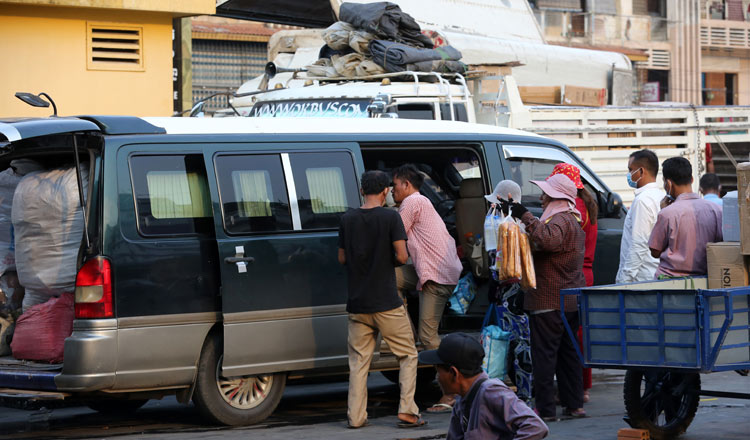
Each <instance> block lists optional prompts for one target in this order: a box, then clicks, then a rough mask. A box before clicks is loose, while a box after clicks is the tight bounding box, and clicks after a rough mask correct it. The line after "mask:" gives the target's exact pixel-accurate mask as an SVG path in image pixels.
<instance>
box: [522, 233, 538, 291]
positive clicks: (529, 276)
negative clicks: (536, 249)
mask: <svg viewBox="0 0 750 440" xmlns="http://www.w3.org/2000/svg"><path fill="white" fill-rule="evenodd" d="M521 263H522V266H523V280H522V281H523V282H522V284H523V286H524V287H527V288H530V289H536V271H535V270H534V261H533V260H532V259H531V244H530V243H529V236H528V235H526V234H521Z"/></svg>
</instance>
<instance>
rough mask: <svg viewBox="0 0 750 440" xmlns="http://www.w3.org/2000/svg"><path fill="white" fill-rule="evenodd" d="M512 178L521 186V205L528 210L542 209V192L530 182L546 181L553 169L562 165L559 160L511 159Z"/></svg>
mask: <svg viewBox="0 0 750 440" xmlns="http://www.w3.org/2000/svg"><path fill="white" fill-rule="evenodd" d="M508 161H509V163H510V178H511V180H513V181H514V182H516V183H517V184H519V185H520V186H521V203H523V205H524V206H526V207H527V208H530V207H535V208H541V207H542V201H541V200H540V197H541V196H542V190H541V189H539V187H538V186H536V185H534V184H533V183H531V182H529V180H544V179H546V178H547V177H549V175H550V174H552V169H553V168H554V167H555V165H557V164H558V163H560V161H559V160H551V159H536V158H535V159H531V158H511V159H509V160H508Z"/></svg>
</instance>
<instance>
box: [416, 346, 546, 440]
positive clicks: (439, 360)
mask: <svg viewBox="0 0 750 440" xmlns="http://www.w3.org/2000/svg"><path fill="white" fill-rule="evenodd" d="M483 359H484V349H483V348H482V345H481V344H480V343H479V342H478V341H477V340H476V339H474V338H472V337H471V336H469V335H467V334H465V333H452V334H450V335H448V336H446V337H445V338H443V340H442V341H441V342H440V347H438V349H437V350H427V351H423V352H421V353H420V354H419V362H420V363H423V364H431V365H435V366H436V368H437V372H438V373H437V380H438V383H439V384H440V388H442V390H443V394H457V395H458V397H457V398H456V403H455V405H453V413H452V414H451V421H450V426H449V428H448V436H447V437H446V439H447V440H463V439H465V440H478V439H482V440H484V439H500V440H538V439H543V438H545V437H546V436H547V434H548V433H549V429H548V428H547V425H545V424H544V422H543V421H542V419H540V418H539V416H537V415H536V414H535V413H534V411H533V410H532V409H531V408H529V407H528V406H527V405H526V403H524V402H523V401H522V400H521V399H519V398H518V397H517V396H516V394H515V393H514V392H513V391H512V390H511V389H510V388H508V387H507V386H506V385H505V384H504V383H503V382H502V381H500V380H498V379H490V378H489V377H488V376H487V374H486V373H484V372H483V371H482V360H483Z"/></svg>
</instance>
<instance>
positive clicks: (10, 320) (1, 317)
mask: <svg viewBox="0 0 750 440" xmlns="http://www.w3.org/2000/svg"><path fill="white" fill-rule="evenodd" d="M40 169H41V165H40V164H38V163H37V162H35V161H33V160H29V159H17V160H13V161H11V164H10V167H9V168H7V169H6V170H5V171H2V172H0V356H5V355H7V354H10V339H11V337H12V335H13V330H14V328H15V322H16V319H17V318H18V315H20V314H21V303H22V301H23V295H24V291H23V287H22V286H21V285H20V284H19V282H18V275H17V274H16V255H15V244H14V240H13V225H12V223H11V209H12V206H13V194H14V193H15V191H16V187H17V186H18V183H19V182H20V181H21V178H22V177H23V176H24V175H26V174H28V173H30V172H32V171H38V170H40Z"/></svg>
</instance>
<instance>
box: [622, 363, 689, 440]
mask: <svg viewBox="0 0 750 440" xmlns="http://www.w3.org/2000/svg"><path fill="white" fill-rule="evenodd" d="M700 389H701V379H700V376H699V375H698V374H697V373H676V372H671V371H640V370H628V372H627V373H626V374H625V387H624V390H623V397H624V399H625V410H626V411H627V414H628V417H629V418H630V420H629V422H628V423H630V425H631V426H632V427H633V428H640V429H648V430H649V431H650V432H651V438H652V439H654V440H667V439H672V438H675V437H677V436H678V435H680V434H682V433H683V432H685V430H687V427H688V426H689V425H690V422H692V421H693V418H694V417H695V412H696V411H697V410H698V401H699V399H700V396H698V393H697V392H690V391H700Z"/></svg>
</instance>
